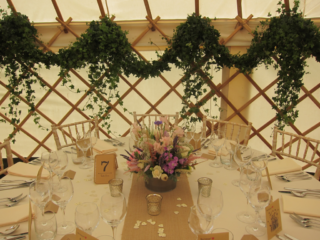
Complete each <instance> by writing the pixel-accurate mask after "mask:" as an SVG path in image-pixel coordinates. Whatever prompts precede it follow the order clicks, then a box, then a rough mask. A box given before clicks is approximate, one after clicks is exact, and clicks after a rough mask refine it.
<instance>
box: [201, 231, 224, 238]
mask: <svg viewBox="0 0 320 240" xmlns="http://www.w3.org/2000/svg"><path fill="white" fill-rule="evenodd" d="M211 239H214V240H229V233H228V232H221V233H210V234H199V235H198V240H211Z"/></svg>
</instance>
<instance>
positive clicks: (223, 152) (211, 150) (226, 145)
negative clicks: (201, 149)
mask: <svg viewBox="0 0 320 240" xmlns="http://www.w3.org/2000/svg"><path fill="white" fill-rule="evenodd" d="M224 140H225V139H224V138H222V139H219V140H218V141H216V142H215V143H214V145H217V146H220V145H221V144H223V141H224ZM236 144H237V143H236V142H235V141H233V140H226V141H225V143H224V146H223V147H222V148H221V149H220V151H219V153H218V156H220V155H222V156H227V155H228V154H230V152H229V151H228V150H227V149H231V150H233V149H234V147H235V146H236ZM208 153H209V154H214V155H216V151H215V150H214V148H209V149H208Z"/></svg>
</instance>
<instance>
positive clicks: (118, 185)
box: [109, 178, 123, 197]
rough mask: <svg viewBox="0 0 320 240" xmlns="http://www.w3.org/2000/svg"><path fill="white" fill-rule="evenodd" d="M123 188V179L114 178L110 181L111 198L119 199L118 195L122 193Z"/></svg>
mask: <svg viewBox="0 0 320 240" xmlns="http://www.w3.org/2000/svg"><path fill="white" fill-rule="evenodd" d="M122 187H123V179H121V178H114V179H111V180H110V181H109V188H110V193H111V196H113V197H117V194H118V193H119V192H120V193H122Z"/></svg>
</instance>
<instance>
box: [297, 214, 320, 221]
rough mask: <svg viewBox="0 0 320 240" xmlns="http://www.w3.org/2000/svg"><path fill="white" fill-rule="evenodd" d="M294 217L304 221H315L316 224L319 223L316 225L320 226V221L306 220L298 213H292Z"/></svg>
mask: <svg viewBox="0 0 320 240" xmlns="http://www.w3.org/2000/svg"><path fill="white" fill-rule="evenodd" d="M292 215H294V216H295V217H296V218H299V219H301V220H304V221H315V222H319V223H316V224H320V220H319V219H313V218H306V217H302V216H300V215H298V214H296V213H292Z"/></svg>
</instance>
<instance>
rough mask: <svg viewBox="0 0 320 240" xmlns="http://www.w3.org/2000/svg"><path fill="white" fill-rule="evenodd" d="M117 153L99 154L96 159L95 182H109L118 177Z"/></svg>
mask: <svg viewBox="0 0 320 240" xmlns="http://www.w3.org/2000/svg"><path fill="white" fill-rule="evenodd" d="M117 168H118V164H117V154H115V153H110V154H98V155H96V156H95V160H94V182H95V183H97V184H103V183H109V181H110V180H111V179H113V178H115V177H116V170H117Z"/></svg>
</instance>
